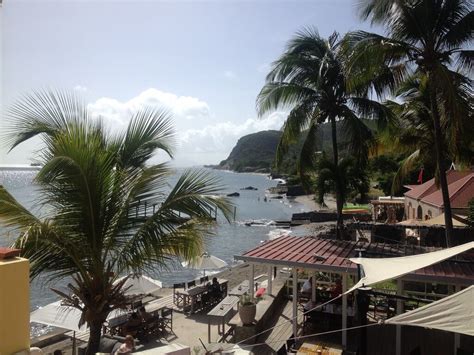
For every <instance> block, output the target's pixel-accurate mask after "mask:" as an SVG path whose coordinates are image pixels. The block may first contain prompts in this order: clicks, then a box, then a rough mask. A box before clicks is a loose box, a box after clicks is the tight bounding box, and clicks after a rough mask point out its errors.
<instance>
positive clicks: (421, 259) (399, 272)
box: [346, 242, 474, 293]
mask: <svg viewBox="0 0 474 355" xmlns="http://www.w3.org/2000/svg"><path fill="white" fill-rule="evenodd" d="M472 248H474V242H469V243H466V244H462V245H458V246H455V247H452V248H448V249H443V250H438V251H434V252H431V253H425V254H419V255H410V256H402V257H396V258H351V259H349V260H350V261H352V262H353V263H356V264H359V265H361V267H362V271H363V277H362V278H361V279H360V280H359V282H358V283H357V284H355V285H354V287H352V288H351V289H350V290H349V291H347V292H346V293H349V292H352V291H354V290H355V289H358V288H359V287H363V286H369V285H373V284H376V283H378V282H382V281H385V280H390V279H395V278H398V277H400V276H403V275H406V274H409V273H410V272H413V271H416V270H419V269H423V268H424V267H427V266H430V265H432V264H436V263H439V262H440V261H443V260H446V259H449V258H451V257H453V256H455V255H458V254H461V253H462V252H465V251H466V250H469V249H472Z"/></svg>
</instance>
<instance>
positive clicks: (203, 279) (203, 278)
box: [199, 276, 209, 285]
mask: <svg viewBox="0 0 474 355" xmlns="http://www.w3.org/2000/svg"><path fill="white" fill-rule="evenodd" d="M208 281H209V276H203V277H201V278H200V279H199V283H200V284H201V285H202V284H203V283H206V282H208Z"/></svg>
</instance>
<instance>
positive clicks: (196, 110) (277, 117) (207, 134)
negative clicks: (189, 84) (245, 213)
mask: <svg viewBox="0 0 474 355" xmlns="http://www.w3.org/2000/svg"><path fill="white" fill-rule="evenodd" d="M147 106H158V107H163V108H166V109H168V110H169V111H170V112H171V113H172V115H173V124H174V127H175V131H176V138H177V139H176V140H177V142H178V147H177V149H176V153H177V154H176V164H177V165H181V166H183V165H202V164H216V163H218V162H219V161H220V160H222V159H225V158H226V157H227V156H228V154H229V153H230V151H231V150H232V148H233V147H234V145H235V144H236V142H237V140H238V139H239V138H240V137H242V136H243V135H246V134H249V133H254V132H258V131H262V130H269V129H276V130H278V129H280V128H281V126H282V125H283V122H284V121H285V118H286V115H287V114H286V112H274V113H272V114H270V115H269V116H268V117H266V118H264V119H257V118H249V119H247V120H245V121H244V122H242V123H238V122H232V121H223V122H217V123H213V122H215V119H214V118H213V117H212V115H211V110H210V108H209V105H208V104H207V103H206V102H205V101H202V100H200V99H199V98H195V97H191V96H177V95H175V94H173V93H169V92H164V91H160V90H157V89H154V88H151V89H147V90H145V91H143V92H141V93H140V94H139V95H137V96H136V97H133V98H131V99H130V100H128V101H119V100H116V99H113V98H109V97H103V98H100V99H98V100H96V101H95V102H93V103H90V104H89V105H88V107H89V109H90V110H91V113H92V114H93V115H94V116H101V117H103V118H104V119H105V120H106V122H107V123H108V125H109V126H110V127H112V129H124V128H125V127H126V125H127V124H128V121H129V119H130V117H131V116H132V114H133V113H135V112H137V111H138V110H139V109H140V108H143V107H147Z"/></svg>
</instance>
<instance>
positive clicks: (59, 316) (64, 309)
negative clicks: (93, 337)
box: [30, 301, 87, 354]
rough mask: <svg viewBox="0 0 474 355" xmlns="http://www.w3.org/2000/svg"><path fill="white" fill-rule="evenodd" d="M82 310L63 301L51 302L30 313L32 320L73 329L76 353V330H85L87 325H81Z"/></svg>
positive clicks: (73, 344)
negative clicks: (63, 303) (62, 302)
mask: <svg viewBox="0 0 474 355" xmlns="http://www.w3.org/2000/svg"><path fill="white" fill-rule="evenodd" d="M81 315H82V312H81V311H80V310H79V309H77V308H74V307H69V306H63V305H62V304H61V301H56V302H53V303H50V304H48V305H46V306H44V307H40V308H38V309H37V310H36V311H33V312H31V313H30V322H35V323H39V324H44V325H49V326H52V327H58V328H63V329H67V330H72V331H73V332H74V333H73V339H72V349H73V354H75V353H76V332H85V331H86V330H87V326H86V325H85V324H83V325H82V326H81V327H79V320H80V319H81Z"/></svg>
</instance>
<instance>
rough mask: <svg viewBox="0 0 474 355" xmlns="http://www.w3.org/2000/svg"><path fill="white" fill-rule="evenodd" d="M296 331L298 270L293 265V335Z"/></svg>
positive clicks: (294, 335)
mask: <svg viewBox="0 0 474 355" xmlns="http://www.w3.org/2000/svg"><path fill="white" fill-rule="evenodd" d="M297 332H298V270H297V269H296V267H294V266H293V337H296V335H297Z"/></svg>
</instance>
